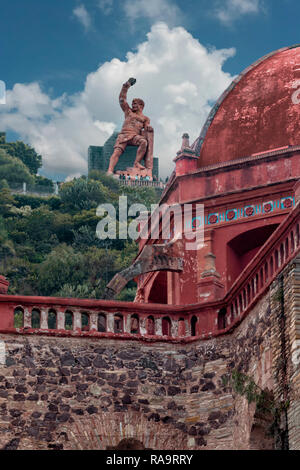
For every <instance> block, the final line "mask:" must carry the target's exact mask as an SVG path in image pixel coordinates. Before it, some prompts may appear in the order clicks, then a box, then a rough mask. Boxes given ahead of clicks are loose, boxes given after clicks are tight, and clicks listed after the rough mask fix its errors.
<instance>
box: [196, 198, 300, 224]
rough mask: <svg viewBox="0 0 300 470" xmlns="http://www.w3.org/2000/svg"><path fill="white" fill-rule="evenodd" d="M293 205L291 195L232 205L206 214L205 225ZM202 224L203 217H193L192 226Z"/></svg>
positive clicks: (293, 199) (244, 217) (287, 207)
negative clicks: (241, 205)
mask: <svg viewBox="0 0 300 470" xmlns="http://www.w3.org/2000/svg"><path fill="white" fill-rule="evenodd" d="M294 206H295V198H294V197H293V196H287V197H283V198H281V199H276V200H274V201H272V200H271V201H266V202H263V203H259V204H249V205H246V206H243V207H233V208H230V209H227V210H226V211H222V212H213V213H211V214H207V215H206V216H205V218H204V223H205V225H217V224H221V223H224V222H225V223H226V222H233V221H235V220H239V219H246V218H250V217H253V216H256V215H263V214H270V213H271V212H275V211H280V210H286V209H291V208H292V207H294ZM201 225H203V219H201V218H199V217H194V218H193V219H192V227H193V229H196V228H198V227H200V226H201Z"/></svg>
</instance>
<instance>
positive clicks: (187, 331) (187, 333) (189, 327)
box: [184, 318, 191, 337]
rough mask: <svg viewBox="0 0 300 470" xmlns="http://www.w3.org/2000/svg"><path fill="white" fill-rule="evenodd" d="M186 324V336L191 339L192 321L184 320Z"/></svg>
mask: <svg viewBox="0 0 300 470" xmlns="http://www.w3.org/2000/svg"><path fill="white" fill-rule="evenodd" d="M184 324H185V336H186V337H189V336H191V323H190V321H189V320H188V319H187V318H186V319H185V320H184Z"/></svg>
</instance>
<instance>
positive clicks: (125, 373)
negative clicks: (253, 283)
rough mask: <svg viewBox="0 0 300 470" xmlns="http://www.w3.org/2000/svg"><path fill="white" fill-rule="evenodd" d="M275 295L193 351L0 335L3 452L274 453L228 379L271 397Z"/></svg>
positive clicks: (189, 347) (250, 406) (248, 406)
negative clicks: (235, 377) (243, 380)
mask: <svg viewBox="0 0 300 470" xmlns="http://www.w3.org/2000/svg"><path fill="white" fill-rule="evenodd" d="M269 297H270V296H269V294H267V295H266V296H265V297H264V298H263V299H261V300H260V302H259V303H258V304H257V305H256V307H255V308H254V309H253V311H252V312H251V313H250V314H249V315H248V316H247V318H246V319H245V320H244V321H243V322H242V324H241V325H240V326H239V327H238V328H237V329H236V330H235V331H234V332H233V333H232V334H228V335H225V336H223V337H218V338H212V339H211V340H208V341H197V342H196V343H193V344H190V345H187V346H182V345H174V344H173V345H169V344H167V345H166V344H162V343H161V344H160V343H157V344H154V345H153V344H151V345H150V344H149V345H148V344H145V343H134V344H133V343H132V342H130V341H117V340H107V339H103V340H99V339H86V338H54V337H43V336H37V335H35V336H29V335H27V336H26V335H0V340H2V341H3V342H4V343H5V350H6V362H5V365H2V366H1V364H0V448H5V449H48V448H50V449H55V448H57V449H106V448H107V447H108V446H111V447H114V446H116V445H117V444H118V443H119V442H120V441H121V440H122V439H123V438H126V437H127V438H128V437H133V438H135V439H137V440H139V441H141V442H142V443H143V445H144V446H145V447H146V448H150V449H176V450H181V449H182V450H183V449H250V448H253V446H254V447H259V448H272V446H273V439H272V438H270V436H268V435H267V432H266V431H267V426H266V428H265V429H263V427H261V425H259V426H260V427H259V429H258V431H259V432H258V431H257V420H256V417H255V412H256V410H255V404H253V403H251V404H249V403H248V401H247V400H246V399H245V398H244V397H242V396H240V395H238V394H236V393H235V392H233V391H232V390H231V388H229V387H228V385H226V384H225V383H224V381H223V378H224V377H225V376H228V374H229V373H230V372H231V371H232V370H234V369H238V370H239V371H241V372H243V373H245V374H248V375H250V376H252V377H253V378H254V379H255V381H256V383H257V384H258V385H259V386H260V387H262V388H264V389H266V388H268V389H269V390H272V389H273V379H272V354H271V328H270V325H271V310H270V307H269V303H270V299H269ZM0 344H1V343H0ZM255 420H256V421H255ZM255 423H256V424H255ZM254 428H255V429H254ZM254 430H255V433H256V434H257V432H258V435H259V439H254V438H252V437H253V436H252V434H253V432H254ZM256 434H255V435H256ZM251 436H252V437H251ZM253 443H254V444H253Z"/></svg>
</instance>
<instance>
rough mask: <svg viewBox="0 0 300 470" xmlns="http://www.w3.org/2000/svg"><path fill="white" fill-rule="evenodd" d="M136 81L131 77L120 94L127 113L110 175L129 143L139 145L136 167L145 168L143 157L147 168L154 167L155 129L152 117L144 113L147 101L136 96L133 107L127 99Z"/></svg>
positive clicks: (109, 170)
mask: <svg viewBox="0 0 300 470" xmlns="http://www.w3.org/2000/svg"><path fill="white" fill-rule="evenodd" d="M135 83H136V79H135V78H129V80H128V81H127V82H126V83H124V84H123V86H122V90H121V93H120V96H119V102H120V106H121V108H122V110H123V111H124V114H125V121H124V124H123V127H122V130H121V132H120V134H119V135H118V137H117V140H116V143H115V145H114V152H113V154H112V156H111V157H110V162H109V167H108V171H107V174H109V175H111V174H113V172H114V168H115V166H116V164H117V163H118V161H119V158H120V156H121V155H122V153H123V152H124V150H125V148H126V147H127V145H135V146H137V147H138V150H137V154H136V159H135V162H134V168H135V169H139V170H144V169H145V167H144V166H143V165H142V164H141V160H142V159H143V158H145V165H146V168H147V169H150V170H152V167H153V129H152V127H151V126H150V119H149V118H148V117H147V116H144V114H143V109H144V106H145V103H144V101H143V100H141V99H140V98H135V99H134V100H133V101H132V107H130V106H129V104H128V103H127V100H126V98H127V92H128V89H129V88H130V87H131V86H133V85H134V84H135Z"/></svg>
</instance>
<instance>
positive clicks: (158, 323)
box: [154, 317, 162, 336]
mask: <svg viewBox="0 0 300 470" xmlns="http://www.w3.org/2000/svg"><path fill="white" fill-rule="evenodd" d="M154 331H155V334H156V335H157V336H162V318H161V317H159V318H157V317H154Z"/></svg>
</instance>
